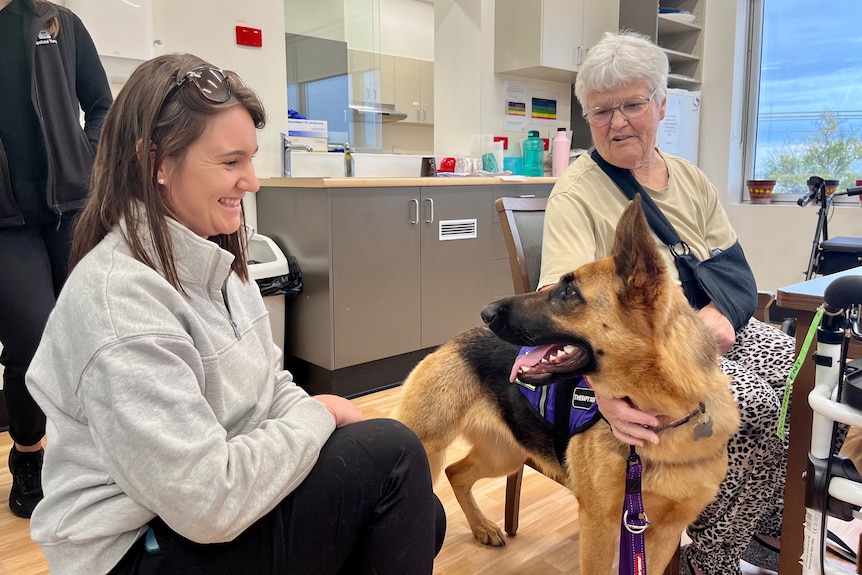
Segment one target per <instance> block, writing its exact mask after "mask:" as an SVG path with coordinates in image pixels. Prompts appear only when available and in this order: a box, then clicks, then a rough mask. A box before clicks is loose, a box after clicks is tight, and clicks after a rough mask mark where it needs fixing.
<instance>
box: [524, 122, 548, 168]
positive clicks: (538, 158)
mask: <svg viewBox="0 0 862 575" xmlns="http://www.w3.org/2000/svg"><path fill="white" fill-rule="evenodd" d="M544 152H545V143H544V142H542V139H541V138H539V132H538V131H537V130H530V131H529V133H528V138H527V139H526V140H524V168H523V169H524V175H525V176H544V175H545V171H544V168H543V167H542V159H543V157H542V156H544Z"/></svg>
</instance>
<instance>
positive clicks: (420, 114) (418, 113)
mask: <svg viewBox="0 0 862 575" xmlns="http://www.w3.org/2000/svg"><path fill="white" fill-rule="evenodd" d="M421 119H422V111H421V110H419V108H416V121H417V122H418V121H419V120H421Z"/></svg>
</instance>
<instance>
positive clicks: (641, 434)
mask: <svg viewBox="0 0 862 575" xmlns="http://www.w3.org/2000/svg"><path fill="white" fill-rule="evenodd" d="M596 404H597V405H598V406H599V411H600V412H601V413H602V415H603V416H604V418H605V419H606V420H607V421H608V423H609V424H610V425H611V430H612V431H613V432H614V437H616V438H617V439H619V440H620V441H622V442H623V443H628V444H629V445H637V446H642V445H643V444H644V442H645V441H649V442H650V443H654V444H656V445H658V441H659V440H658V434H657V433H655V432H654V431H652V430H650V429H647V428H646V427H644V426H645V425H648V426H651V427H657V426H658V425H659V421H658V419H657V418H655V417H654V416H652V415H650V414H649V413H646V412H644V411H640V410H639V409H635V408H634V407H632V405H631V404H630V403H629V402H628V400H627V399H626V398H624V397H608V396H604V395H601V394H600V393H599V392H598V391H596Z"/></svg>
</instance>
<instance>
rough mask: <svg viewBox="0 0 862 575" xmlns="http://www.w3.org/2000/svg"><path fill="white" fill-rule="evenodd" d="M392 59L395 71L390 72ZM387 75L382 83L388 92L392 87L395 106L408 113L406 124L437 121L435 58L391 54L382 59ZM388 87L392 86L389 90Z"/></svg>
mask: <svg viewBox="0 0 862 575" xmlns="http://www.w3.org/2000/svg"><path fill="white" fill-rule="evenodd" d="M387 59H390V60H391V64H390V70H391V72H392V74H391V75H388V74H387V67H386V65H385V63H386V61H387ZM381 61H382V62H383V63H384V66H383V77H382V78H381V84H382V88H383V91H384V93H387V92H388V90H391V93H392V96H393V100H394V103H395V109H396V110H398V111H399V112H404V113H405V114H407V117H406V118H405V119H404V120H402V121H401V122H402V123H405V124H433V123H434V62H431V61H430V60H417V59H416V58H405V57H403V56H387V55H386V54H384V55H383V56H382V60H381ZM387 87H389V88H388V90H387Z"/></svg>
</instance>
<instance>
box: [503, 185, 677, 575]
mask: <svg viewBox="0 0 862 575" xmlns="http://www.w3.org/2000/svg"><path fill="white" fill-rule="evenodd" d="M547 205H548V199H547V198H500V199H498V200H497V201H496V202H495V206H496V208H497V212H498V213H499V214H500V226H501V227H502V228H503V239H504V241H505V242H506V251H507V252H508V254H509V267H510V268H511V270H512V283H513V285H514V288H515V293H516V294H521V293H528V292H532V291H536V288H537V287H538V283H539V273H540V271H541V264H542V229H543V227H544V225H545V207H546V206H547ZM527 465H529V466H530V467H532V468H533V469H536V470H537V471H540V470H538V469H537V468H536V466H535V465H532V464H531V462H530V461H527ZM523 476H524V468H523V467H521V469H519V470H518V471H516V472H515V473H513V474H511V475H509V476H508V477H507V478H506V505H505V519H504V522H503V527H504V529H505V531H506V533H507V534H508V535H509V536H513V535H515V533H517V532H518V513H519V511H520V506H521V482H522V480H523ZM678 573H679V551H677V552H676V553H675V554H674V556H673V559H672V560H671V562H670V564H669V565H668V567H667V569H666V570H665V573H664V575H677V574H678Z"/></svg>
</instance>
